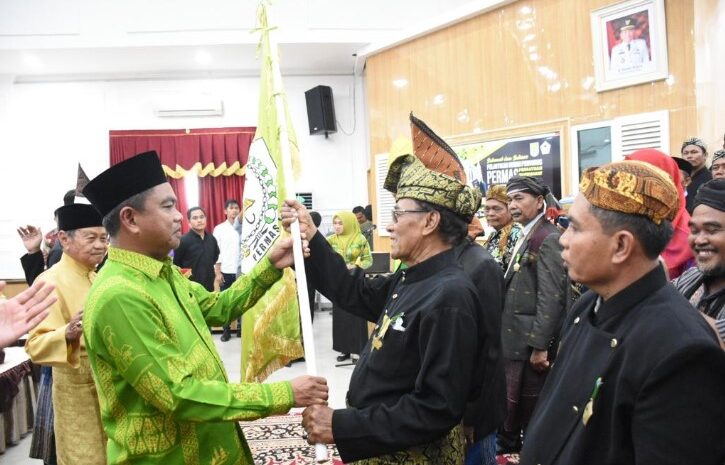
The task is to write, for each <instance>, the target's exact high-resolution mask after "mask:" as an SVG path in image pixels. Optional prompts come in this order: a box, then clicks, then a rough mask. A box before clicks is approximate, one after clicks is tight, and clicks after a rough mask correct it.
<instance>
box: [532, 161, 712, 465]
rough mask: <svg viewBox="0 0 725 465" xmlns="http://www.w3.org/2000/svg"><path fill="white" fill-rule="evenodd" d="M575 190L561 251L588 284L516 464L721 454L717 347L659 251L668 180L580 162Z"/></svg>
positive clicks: (665, 229) (667, 230)
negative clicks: (583, 168)
mask: <svg viewBox="0 0 725 465" xmlns="http://www.w3.org/2000/svg"><path fill="white" fill-rule="evenodd" d="M579 190H580V194H579V195H578V196H577V198H576V200H575V201H574V204H573V206H572V208H571V210H570V211H569V218H570V220H571V226H570V227H569V229H567V230H566V232H565V233H564V234H563V235H562V237H561V243H562V245H563V247H564V252H563V254H562V257H563V259H564V261H565V263H566V266H567V268H568V272H569V276H570V277H571V279H572V280H574V281H577V282H581V283H583V284H585V285H586V286H587V287H588V288H589V289H590V291H589V292H587V293H586V294H584V295H583V296H582V297H581V298H580V299H579V301H578V302H577V303H576V304H575V306H574V308H573V309H572V311H571V313H570V315H569V316H568V317H567V322H566V324H565V329H564V331H563V333H562V335H563V337H562V341H561V346H560V349H559V354H558V356H557V359H556V363H555V364H554V367H553V369H552V371H551V373H550V374H549V378H548V379H547V380H546V385H545V386H544V389H543V390H542V392H541V398H540V399H539V404H538V406H537V407H536V413H535V415H534V417H533V419H532V420H531V423H530V424H529V429H528V431H527V436H526V439H525V441H524V448H523V450H522V451H521V463H522V464H526V465H533V464H548V465H555V464H561V465H571V464H587V465H598V464H617V465H627V464H638V465H650V464H652V465H655V464H656V465H667V464H672V465H675V464H677V465H681V464H698V465H705V464H707V465H715V464H722V463H723V459H725V440H724V439H725V422H723V418H725V402H723V387H724V386H725V353H723V351H722V350H720V348H719V347H718V345H717V342H716V338H715V335H714V334H713V331H712V329H711V328H710V327H709V326H708V325H707V323H706V322H705V320H704V319H703V318H702V317H701V316H700V315H698V314H697V312H696V311H695V310H694V309H693V308H692V307H691V306H690V304H689V303H688V302H687V300H686V299H685V298H684V297H682V296H681V295H680V294H679V293H678V292H677V290H676V289H675V288H674V287H673V286H671V285H670V284H669V283H668V282H667V278H666V276H665V272H664V269H663V267H662V265H661V264H660V262H659V261H658V256H659V254H660V252H662V250H664V248H665V246H666V245H667V243H668V241H669V240H670V237H671V236H672V226H671V224H670V221H671V220H672V219H673V218H674V216H675V213H676V212H677V210H678V198H677V189H676V188H675V186H674V184H673V183H672V180H671V179H670V177H669V176H668V175H667V174H666V173H664V172H663V171H661V170H659V169H658V168H656V167H654V166H652V165H649V164H646V163H642V162H637V161H623V162H616V163H611V164H608V165H605V166H602V167H600V168H590V169H588V170H587V171H586V172H585V173H584V175H583V176H582V180H581V185H580V189H579Z"/></svg>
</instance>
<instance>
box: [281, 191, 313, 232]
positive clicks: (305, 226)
mask: <svg viewBox="0 0 725 465" xmlns="http://www.w3.org/2000/svg"><path fill="white" fill-rule="evenodd" d="M295 220H299V221H300V231H301V232H302V233H303V234H305V235H306V236H307V239H309V240H312V238H313V237H315V234H317V227H316V226H315V223H314V222H313V221H312V217H311V216H310V212H309V211H307V208H305V206H304V205H302V204H301V203H299V202H298V201H297V200H293V199H288V200H285V201H284V203H283V204H282V226H283V227H284V229H285V231H289V230H290V226H291V225H292V223H294V222H295Z"/></svg>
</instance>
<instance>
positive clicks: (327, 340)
mask: <svg viewBox="0 0 725 465" xmlns="http://www.w3.org/2000/svg"><path fill="white" fill-rule="evenodd" d="M313 328H314V332H315V350H316V352H317V369H318V371H319V373H318V374H319V375H320V376H323V377H325V378H327V383H328V385H329V386H330V401H329V403H330V406H331V407H333V408H341V407H344V406H345V393H346V392H347V386H348V384H349V383H350V376H351V375H352V370H353V367H352V366H346V367H339V368H338V367H335V364H336V363H337V361H336V360H335V357H336V356H337V355H338V354H337V353H335V352H333V351H332V316H331V314H330V311H329V309H323V310H321V311H317V312H316V313H315V321H314V325H313ZM220 337H221V335H219V334H215V335H214V341H215V342H216V346H217V350H218V351H219V354H220V355H221V358H222V360H223V361H224V365H225V366H226V368H227V373H228V374H229V379H230V380H232V381H234V382H236V381H239V379H240V375H239V373H240V358H241V351H240V343H239V339H237V338H236V337H234V338H232V339H231V340H230V341H228V342H221V340H220ZM306 369H307V367H306V365H305V363H295V364H293V365H292V366H291V367H289V368H282V369H281V370H279V371H277V372H275V373H273V374H272V376H270V377H269V379H268V380H269V381H281V380H290V379H292V378H294V377H296V376H300V375H304V374H306ZM30 438H31V435H28V436H26V437H25V438H23V439H22V440H21V441H20V443H19V444H18V445H16V446H14V447H9V448H8V449H7V451H6V452H5V454H2V455H0V465H39V464H42V462H41V461H40V460H34V459H30V458H28V450H29V449H30Z"/></svg>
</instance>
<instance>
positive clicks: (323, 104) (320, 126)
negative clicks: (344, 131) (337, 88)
mask: <svg viewBox="0 0 725 465" xmlns="http://www.w3.org/2000/svg"><path fill="white" fill-rule="evenodd" d="M305 100H306V101H307V121H308V123H309V125H310V135H314V134H325V137H327V135H328V134H330V133H335V132H337V122H336V121H335V103H334V102H333V100H332V89H331V88H330V87H329V86H317V87H313V88H312V89H310V90H308V91H305Z"/></svg>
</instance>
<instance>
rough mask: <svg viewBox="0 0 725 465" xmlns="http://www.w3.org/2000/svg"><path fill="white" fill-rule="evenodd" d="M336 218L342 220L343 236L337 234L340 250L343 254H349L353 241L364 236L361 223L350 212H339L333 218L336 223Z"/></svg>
mask: <svg viewBox="0 0 725 465" xmlns="http://www.w3.org/2000/svg"><path fill="white" fill-rule="evenodd" d="M336 218H340V219H341V220H342V234H337V233H335V236H336V237H337V241H338V244H340V250H342V252H343V254H344V253H346V252H347V249H348V247H350V245H351V244H352V241H353V240H354V239H355V238H356V237H357V236H358V235H360V236H362V233H361V232H360V223H358V222H357V218H356V217H355V214H354V213H352V212H349V211H339V212H337V213H335V216H333V217H332V221H333V222H334V221H335V219H336ZM363 239H364V236H363Z"/></svg>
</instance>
